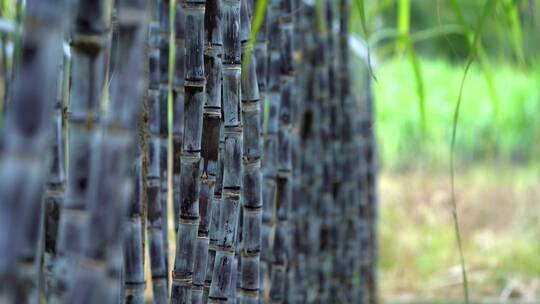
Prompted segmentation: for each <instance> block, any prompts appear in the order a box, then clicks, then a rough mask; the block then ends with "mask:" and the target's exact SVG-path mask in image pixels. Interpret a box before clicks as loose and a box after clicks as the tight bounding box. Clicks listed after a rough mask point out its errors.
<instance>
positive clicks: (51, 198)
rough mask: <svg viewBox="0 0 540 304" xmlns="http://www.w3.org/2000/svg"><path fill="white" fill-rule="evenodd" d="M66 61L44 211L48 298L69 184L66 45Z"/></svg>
mask: <svg viewBox="0 0 540 304" xmlns="http://www.w3.org/2000/svg"><path fill="white" fill-rule="evenodd" d="M62 54H63V56H62V62H61V64H60V66H59V67H58V75H59V76H58V82H57V93H56V94H57V95H56V103H55V109H54V130H53V133H54V135H53V140H52V141H51V155H52V156H51V158H52V159H51V166H50V171H49V176H48V178H47V189H46V192H45V199H44V201H45V209H44V212H45V214H44V217H45V219H44V222H43V224H44V227H43V228H44V231H43V233H44V244H43V245H44V248H43V261H42V263H43V265H42V269H41V271H42V273H43V278H42V279H43V280H44V282H43V283H44V285H45V286H44V289H45V290H44V291H45V296H46V297H47V299H49V300H52V299H53V298H54V297H53V296H52V294H53V293H54V279H55V277H54V271H55V262H56V247H57V236H58V221H59V219H60V207H61V206H62V204H63V199H64V194H65V184H66V166H65V158H66V157H65V155H66V149H65V148H66V132H65V130H66V120H65V119H64V109H65V108H66V106H67V104H68V100H69V97H68V96H69V80H70V72H71V68H70V63H71V55H70V53H69V48H68V47H67V45H66V44H65V43H64V44H63V52H62Z"/></svg>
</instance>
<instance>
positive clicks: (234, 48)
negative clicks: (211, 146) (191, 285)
mask: <svg viewBox="0 0 540 304" xmlns="http://www.w3.org/2000/svg"><path fill="white" fill-rule="evenodd" d="M222 16H223V17H222V20H223V71H222V75H223V118H224V119H223V124H224V148H223V154H224V157H223V166H224V170H223V192H222V200H221V202H220V204H221V206H220V210H219V225H218V227H217V228H218V229H217V235H218V240H217V242H216V256H215V260H214V267H213V274H212V282H211V285H210V291H209V298H208V302H209V303H226V302H227V300H228V298H230V296H229V292H230V289H231V288H235V286H236V284H235V283H236V282H235V281H234V280H233V278H235V277H236V275H237V264H236V263H235V258H234V255H235V251H236V248H235V245H236V235H237V231H236V230H237V229H236V228H237V224H238V217H239V209H240V195H241V193H240V189H241V180H242V127H241V117H240V116H241V114H240V98H241V94H240V90H241V88H240V76H241V67H240V65H241V42H240V1H239V0H226V1H223V15H222ZM231 300H232V299H231Z"/></svg>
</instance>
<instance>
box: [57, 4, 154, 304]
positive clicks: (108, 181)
mask: <svg viewBox="0 0 540 304" xmlns="http://www.w3.org/2000/svg"><path fill="white" fill-rule="evenodd" d="M116 10H117V21H118V42H117V43H118V52H119V53H120V54H122V56H117V57H113V60H115V62H114V64H115V66H116V67H117V68H116V69H117V70H116V74H115V77H114V78H113V79H112V82H111V88H110V89H111V93H110V102H109V103H108V109H107V112H106V115H105V117H104V119H103V121H102V123H101V125H100V132H99V133H98V134H97V136H95V137H94V138H93V140H94V141H93V143H92V146H93V149H94V152H95V153H94V154H93V157H92V160H91V162H92V171H91V176H90V181H89V189H90V190H89V200H88V201H89V202H90V204H89V211H90V216H89V221H88V223H87V229H86V233H85V238H84V242H83V248H84V260H82V263H81V266H80V267H81V270H82V271H80V272H79V273H78V274H77V278H76V280H75V282H74V289H73V290H74V292H72V293H70V294H69V295H68V297H67V301H68V302H73V301H77V300H76V299H77V298H79V297H80V295H81V294H82V295H87V296H88V298H87V301H89V302H90V303H95V302H97V301H99V302H100V303H117V302H118V301H123V300H124V299H125V301H126V302H128V303H139V302H140V300H141V298H140V294H141V291H140V288H141V287H143V286H144V276H143V275H141V274H142V271H140V270H139V269H137V268H138V267H140V266H141V265H142V264H143V262H142V261H139V260H137V259H142V256H143V255H142V253H140V254H137V255H134V256H129V255H128V256H126V257H125V258H124V261H123V259H122V257H123V255H122V243H123V241H126V242H124V244H127V243H132V244H131V246H135V247H136V246H140V244H141V243H142V241H141V242H129V240H130V239H131V240H134V239H136V238H140V237H142V232H141V229H142V227H141V226H142V223H141V221H140V220H138V219H137V220H134V218H133V217H131V218H130V217H127V214H129V213H130V214H131V215H133V214H134V213H136V212H138V210H140V208H139V207H138V205H139V203H140V199H137V196H136V195H135V196H134V195H132V194H133V193H136V192H137V191H136V186H138V185H134V184H133V178H134V176H136V175H134V173H135V172H133V166H132V164H133V163H134V162H135V160H136V155H137V152H136V149H137V145H136V142H137V140H136V138H137V137H136V134H137V133H136V132H135V130H137V125H138V124H139V121H140V118H141V109H142V104H143V96H144V92H145V90H146V84H145V78H144V71H145V67H144V65H141V64H140V63H141V62H144V61H145V58H146V56H145V42H146V39H147V31H148V25H147V20H148V18H149V13H148V6H147V3H146V1H139V0H117V1H116ZM139 187H140V185H139ZM140 190H143V189H140ZM139 192H140V191H139ZM130 201H135V203H132V204H130V203H129V202H130ZM129 209H131V210H130V211H129ZM128 211H129V213H128ZM124 252H125V253H130V252H138V250H134V251H132V250H131V249H130V248H126V249H125V251H124ZM122 263H125V264H124V266H122ZM130 267H133V268H132V269H131V270H128V268H130ZM122 268H124V269H126V277H125V278H124V279H122V278H121V277H120V271H121V269H122ZM124 285H130V286H128V288H125V290H124V288H123V287H124Z"/></svg>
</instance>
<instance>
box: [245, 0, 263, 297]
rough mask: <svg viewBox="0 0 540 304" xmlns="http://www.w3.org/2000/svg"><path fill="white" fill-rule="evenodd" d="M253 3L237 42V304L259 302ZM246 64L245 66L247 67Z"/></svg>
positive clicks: (259, 212)
mask: <svg viewBox="0 0 540 304" xmlns="http://www.w3.org/2000/svg"><path fill="white" fill-rule="evenodd" d="M252 5H253V4H252V3H251V1H249V0H243V1H242V3H241V8H240V18H241V20H240V25H241V30H240V39H241V41H242V56H243V57H245V56H250V57H249V58H243V61H244V65H243V67H242V68H243V70H242V81H241V88H242V125H243V129H244V133H243V143H244V145H243V150H242V158H243V177H242V198H243V199H242V205H243V213H242V231H241V239H242V251H241V256H240V259H241V260H240V273H241V274H240V280H239V283H240V293H239V300H240V301H239V303H246V304H248V303H253V304H256V303H258V298H259V287H260V282H259V279H260V275H259V271H260V270H259V268H260V253H261V226H262V205H263V200H262V175H261V155H262V151H261V148H262V145H261V129H260V128H261V118H260V117H261V106H260V94H259V86H258V81H257V62H256V58H255V55H254V53H253V52H252V50H253V48H254V43H255V41H251V40H250V35H251V22H252V10H253V7H252ZM246 63H247V64H246Z"/></svg>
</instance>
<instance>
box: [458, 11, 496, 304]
mask: <svg viewBox="0 0 540 304" xmlns="http://www.w3.org/2000/svg"><path fill="white" fill-rule="evenodd" d="M450 1H451V2H454V0H450ZM496 4H497V0H486V2H485V4H484V8H483V9H482V16H481V17H480V20H479V22H478V24H477V27H476V31H475V34H474V39H473V43H472V47H471V49H470V51H469V56H468V59H467V63H466V65H465V70H464V72H463V77H462V78H461V84H460V88H459V94H458V99H457V102H456V107H455V109H454V117H453V121H452V140H451V143H450V187H451V193H452V197H451V203H452V219H453V222H454V232H455V234H456V241H457V245H458V251H459V259H460V264H461V275H462V280H463V293H464V297H465V298H464V300H465V303H466V304H469V303H470V297H469V283H468V280H467V268H466V263H465V255H464V253H463V243H462V237H461V230H460V227H459V217H458V214H457V203H456V191H455V180H454V178H455V172H454V171H455V168H454V162H455V159H454V158H455V157H454V150H455V145H456V133H457V126H458V122H459V111H460V108H461V101H462V96H463V87H464V85H465V80H466V78H467V74H468V72H469V70H470V67H471V65H472V63H473V62H474V59H475V58H476V56H477V49H478V45H479V41H480V35H481V33H482V29H483V27H484V24H485V23H486V20H487V19H488V17H489V16H490V14H491V12H492V11H493V9H494V8H495V5H496Z"/></svg>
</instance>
